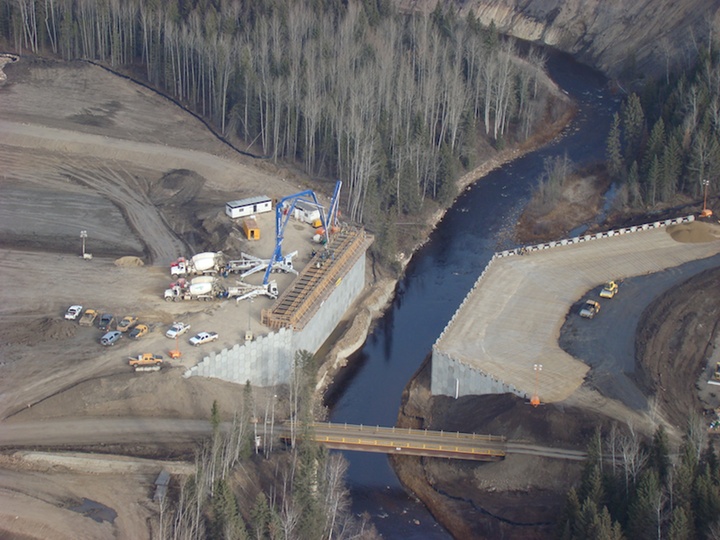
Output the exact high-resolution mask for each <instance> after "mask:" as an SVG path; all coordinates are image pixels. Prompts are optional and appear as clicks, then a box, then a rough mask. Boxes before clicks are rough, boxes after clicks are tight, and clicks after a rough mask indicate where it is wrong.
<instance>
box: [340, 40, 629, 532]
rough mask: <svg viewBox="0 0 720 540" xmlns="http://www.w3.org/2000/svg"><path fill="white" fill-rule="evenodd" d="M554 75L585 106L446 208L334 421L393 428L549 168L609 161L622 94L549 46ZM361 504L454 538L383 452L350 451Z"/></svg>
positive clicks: (382, 516)
mask: <svg viewBox="0 0 720 540" xmlns="http://www.w3.org/2000/svg"><path fill="white" fill-rule="evenodd" d="M549 55H550V57H549V61H548V70H549V72H550V75H551V77H552V78H553V79H554V80H555V81H556V82H557V84H558V85H559V86H560V87H561V88H562V89H563V90H565V91H566V92H567V93H568V94H569V95H570V96H571V97H572V98H573V99H574V100H575V101H576V102H577V104H578V106H579V112H578V115H577V117H576V118H575V120H574V121H573V122H572V124H571V125H570V126H569V127H568V128H566V130H565V131H564V132H563V134H562V135H560V136H559V137H558V138H557V139H556V140H554V141H552V142H551V143H550V144H548V145H547V146H545V147H543V148H542V149H541V150H539V151H536V152H533V153H531V154H528V155H526V156H524V157H522V158H519V159H518V160H516V161H514V162H512V163H509V164H507V165H505V166H503V167H502V168H500V169H497V170H495V171H493V172H492V173H490V174H489V175H488V176H487V177H485V178H483V179H482V180H481V181H479V182H477V183H476V184H475V185H473V186H472V187H471V188H469V189H468V190H466V191H465V192H464V193H463V194H462V195H461V196H460V197H459V198H458V199H457V200H456V201H455V203H454V204H453V206H452V207H451V208H450V209H449V210H448V212H447V213H446V215H445V217H444V218H443V220H442V221H441V222H440V223H439V224H438V227H437V229H435V231H434V232H433V233H432V235H431V236H430V239H429V240H428V242H427V243H426V244H425V245H424V246H423V247H422V248H421V249H420V250H419V251H418V252H417V253H415V255H414V257H413V259H412V261H411V262H410V264H409V266H408V268H407V270H406V273H405V275H404V277H403V279H402V280H401V281H400V282H399V284H398V287H397V294H396V296H395V299H394V301H393V303H392V305H391V306H390V307H389V309H388V310H387V312H386V314H385V315H384V316H383V318H382V319H380V321H379V322H378V324H377V326H376V328H375V330H374V331H373V333H372V334H371V335H370V336H369V337H368V339H367V341H366V343H365V345H364V346H363V348H362V349H361V350H360V351H359V352H358V353H357V355H356V357H355V358H354V359H353V360H352V362H351V367H349V368H348V370H347V373H345V374H344V380H343V382H341V383H339V384H338V387H337V388H335V389H334V391H333V393H332V395H331V396H330V402H329V403H328V405H329V406H330V409H331V420H332V421H333V422H348V423H353V424H364V425H381V426H393V425H395V422H396V420H397V414H398V410H399V407H400V397H401V394H402V391H403V389H404V387H405V386H406V385H407V383H408V381H409V380H410V379H411V378H412V376H413V374H414V373H415V371H416V370H417V369H418V367H419V366H420V364H421V363H422V361H423V359H424V358H425V357H426V356H427V355H428V354H429V353H430V350H431V347H432V344H433V343H434V342H435V340H436V339H437V338H438V336H439V335H440V333H441V332H442V330H443V328H444V327H445V325H446V324H447V322H448V321H449V320H450V318H451V317H452V314H453V313H454V312H455V310H456V309H457V308H458V306H459V305H460V303H461V302H462V299H463V298H464V297H465V295H466V294H467V292H468V291H469V290H470V289H471V287H472V285H473V283H474V282H475V281H476V280H477V278H478V276H479V275H480V273H481V272H482V270H483V268H484V267H485V265H486V264H487V262H488V261H489V260H490V258H491V257H492V254H493V253H494V252H495V251H498V250H502V249H507V248H509V247H514V244H513V242H512V229H513V226H514V224H515V222H516V220H517V217H518V216H519V214H520V212H521V211H522V209H523V207H524V206H525V204H526V203H527V202H528V200H529V198H530V193H531V191H532V188H533V186H534V185H535V184H536V183H537V180H538V178H539V177H540V175H541V172H542V169H543V159H544V158H545V157H548V156H556V155H564V154H565V153H567V155H568V156H569V158H570V159H571V160H572V161H573V162H574V163H576V164H582V163H589V162H594V161H598V160H601V159H602V158H603V155H604V151H605V139H606V138H607V133H608V130H609V125H610V120H611V117H612V114H613V112H614V111H615V110H617V106H618V100H617V99H616V98H615V97H614V96H612V95H611V94H610V93H609V91H608V90H607V88H606V86H607V81H606V79H605V78H604V77H603V76H602V75H600V74H599V73H598V72H596V71H593V70H592V69H590V68H588V67H586V66H583V65H581V64H578V63H576V62H575V61H573V60H572V59H571V58H569V57H568V56H566V55H563V54H559V53H555V52H550V53H549ZM344 455H345V457H346V458H347V460H348V461H349V464H350V467H349V473H348V485H349V487H350V490H351V493H352V497H353V510H354V511H355V512H356V513H358V514H360V513H362V512H368V513H369V514H370V515H371V516H372V521H373V523H374V524H375V526H376V527H377V529H378V531H379V532H380V533H381V534H382V535H383V537H385V538H392V539H394V538H406V539H440V538H451V537H450V535H449V534H448V532H447V531H446V530H445V529H444V528H443V527H442V526H440V525H438V524H437V523H436V522H435V521H434V519H433V518H432V516H431V515H430V514H429V513H428V511H427V510H426V509H425V508H424V507H423V506H422V504H420V503H419V502H417V501H416V500H415V499H414V498H413V497H411V496H409V495H407V494H406V493H405V491H404V490H403V488H402V487H401V485H400V483H399V481H398V479H397V477H396V476H395V474H394V472H393V470H392V469H391V467H390V465H389V462H388V459H387V457H386V456H384V455H382V454H363V453H359V452H344Z"/></svg>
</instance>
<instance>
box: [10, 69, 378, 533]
mask: <svg viewBox="0 0 720 540" xmlns="http://www.w3.org/2000/svg"><path fill="white" fill-rule="evenodd" d="M12 68H13V70H12V71H11V72H10V73H9V74H8V80H7V82H6V83H5V84H4V86H2V87H1V88H0V111H1V112H0V171H1V172H0V231H2V235H0V238H1V239H2V240H1V242H0V250H1V251H2V257H0V272H1V273H2V275H3V278H4V280H5V282H6V283H7V284H9V283H11V284H12V286H3V287H2V288H0V300H2V302H1V304H2V308H0V359H1V360H0V375H1V377H0V418H2V422H3V423H4V424H6V425H7V424H8V423H17V422H20V423H22V422H25V421H27V420H28V419H32V418H55V419H58V418H59V417H65V418H66V419H72V418H81V417H85V416H87V415H91V416H97V417H108V416H124V417H127V416H130V417H133V418H134V419H135V420H134V422H142V421H143V419H148V420H149V419H151V418H158V417H159V416H167V417H173V418H197V419H206V418H207V416H208V414H209V411H210V410H211V408H212V406H213V403H215V402H217V404H218V406H219V407H220V408H221V410H223V411H226V412H227V413H228V414H232V412H233V411H235V410H236V408H237V406H238V405H237V404H238V401H239V398H238V396H239V395H241V394H242V391H243V387H244V385H245V383H246V382H247V381H250V382H251V384H253V385H257V390H256V396H257V397H256V399H257V400H258V402H259V403H265V399H266V395H267V396H270V398H272V396H273V394H274V393H275V392H277V390H276V389H275V388H277V387H276V386H275V385H277V384H279V383H282V382H285V381H287V379H288V377H289V375H290V373H291V369H292V365H293V359H294V354H295V351H297V350H299V349H302V350H306V351H310V352H315V351H316V350H317V349H318V348H320V346H321V345H322V344H323V342H324V341H325V340H326V339H327V338H328V336H330V334H331V333H332V332H333V330H334V329H335V328H336V326H337V325H338V324H340V323H342V322H343V321H347V320H348V319H350V318H351V317H352V313H353V311H352V309H351V306H353V303H354V302H356V301H357V298H358V296H359V295H361V294H362V293H363V292H364V291H365V289H366V266H365V258H366V250H367V248H368V246H369V245H370V244H371V242H372V237H371V236H370V235H368V234H366V233H365V231H363V230H362V229H361V228H359V227H357V226H354V225H352V224H348V223H346V222H344V220H343V218H342V216H341V215H340V212H339V211H338V209H339V207H340V206H341V205H340V203H341V199H342V196H343V192H342V189H341V183H340V182H335V181H332V182H315V181H311V180H309V179H307V178H302V177H299V176H296V175H295V174H293V173H291V172H289V171H287V170H283V169H280V168H278V167H275V166H273V165H272V164H270V163H268V162H267V161H257V160H253V159H252V158H250V157H247V156H243V155H241V154H239V153H238V152H237V151H235V150H233V149H231V148H229V147H228V145H227V144H226V143H224V142H223V141H222V140H220V139H218V138H217V137H216V136H215V135H214V134H213V133H212V132H211V131H209V130H208V129H207V127H206V126H205V125H203V124H202V122H200V121H199V120H198V119H196V118H194V117H192V116H191V115H189V114H188V113H187V112H186V111H184V110H182V109H181V108H179V107H177V106H176V105H174V104H172V103H170V102H168V101H167V100H165V99H164V98H163V97H162V96H159V95H157V94H155V93H154V92H152V91H151V90H149V89H145V88H142V87H138V86H136V85H135V84H133V83H132V82H130V81H127V80H124V79H119V78H117V77H116V76H114V75H113V74H111V73H108V72H106V71H104V70H102V69H101V68H98V67H96V66H91V65H88V64H83V63H77V64H73V65H70V66H69V65H67V64H53V63H51V62H50V63H44V62H37V63H28V62H23V61H20V62H15V63H14V64H13V65H12ZM238 203H239V204H238ZM261 360H262V361H261ZM194 375H206V376H194ZM222 379H225V380H222ZM228 381H233V382H228ZM241 385H242V386H241ZM264 386H267V388H268V389H267V390H266V391H264V390H262V388H261V387H264ZM56 428H57V429H65V430H66V428H61V427H60V424H57V426H54V427H52V428H50V429H49V430H48V429H44V430H42V433H40V434H39V436H40V437H41V438H44V439H45V438H46V437H47V436H48V435H49V431H53V430H55V429H56ZM153 431H155V434H156V436H155V437H153V438H152V439H153V440H152V441H151V440H148V444H149V445H151V446H152V445H156V444H157V442H158V441H161V440H163V436H162V435H161V434H160V433H158V432H157V430H153ZM120 439H121V440H120V441H119V443H120V444H122V439H123V437H122V436H121V437H120ZM172 439H173V440H176V441H178V442H177V443H163V445H166V444H170V446H173V445H174V446H175V447H176V448H179V447H178V445H184V444H186V442H180V440H181V439H180V438H176V437H173V438H172ZM128 441H129V440H128ZM136 448H137V447H136ZM155 451H156V450H151V451H150V452H151V453H153V452H155ZM8 459H10V460H11V461H12V460H15V459H16V457H8ZM25 459H29V458H28V457H26V458H23V460H25ZM22 462H23V463H29V462H27V461H22ZM81 462H82V463H80V462H78V463H79V465H78V466H79V469H78V470H79V471H85V470H87V469H86V467H87V466H88V464H89V463H90V462H89V461H88V459H84V458H83V459H81ZM23 466H24V465H23ZM32 467H35V466H31V468H32ZM43 467H44V465H40V466H39V469H42V468H43ZM103 467H105V465H103ZM156 467H157V465H151V466H149V467H146V468H142V467H141V468H140V469H133V470H135V471H136V473H132V474H129V475H128V474H125V473H126V472H127V471H128V470H129V469H126V468H125V469H123V470H124V471H125V473H123V474H121V475H120V476H118V477H117V478H115V477H112V478H111V477H108V476H104V477H99V478H97V479H94V478H92V477H87V476H81V477H80V479H78V480H77V482H76V481H75V480H73V478H76V479H77V477H75V476H73V474H74V473H72V472H70V473H68V475H65V476H63V478H64V479H65V480H63V482H62V486H61V485H60V484H54V483H52V482H45V481H42V482H39V483H38V482H35V481H34V480H33V478H36V477H37V475H40V476H42V473H38V472H36V473H26V472H15V473H12V474H11V473H9V472H8V473H7V474H5V473H4V474H3V475H2V478H3V480H2V482H0V493H1V494H2V495H1V496H2V500H3V504H2V506H3V508H4V510H5V511H3V512H0V529H2V530H5V529H6V528H7V527H11V529H10V530H12V531H14V532H16V533H17V534H26V535H29V536H30V537H33V535H35V534H41V533H38V531H42V530H47V529H46V528H47V527H50V530H53V531H54V535H55V537H57V538H65V537H67V538H70V537H74V538H77V537H86V538H104V537H106V536H107V534H108V533H110V531H109V530H107V529H106V528H105V527H104V525H103V524H102V523H97V524H94V523H93V522H90V523H86V522H85V519H86V518H85V517H84V516H83V515H82V514H76V513H74V512H72V511H69V510H63V509H60V508H58V507H56V505H55V503H54V502H47V501H54V500H55V499H58V498H59V499H63V500H70V499H76V500H82V499H83V498H88V499H91V500H93V501H98V502H99V503H102V504H105V505H108V506H111V507H112V508H116V509H119V508H122V507H124V508H136V507H138V505H140V506H139V508H140V509H139V510H138V511H137V512H136V511H133V512H132V513H126V512H119V515H118V517H117V518H116V519H115V520H114V524H113V527H114V528H117V529H114V530H121V531H122V535H124V537H127V538H141V537H146V536H147V522H146V519H147V518H148V517H149V516H151V515H152V514H153V513H154V512H155V509H153V508H152V507H151V506H147V501H148V495H147V487H148V486H151V485H152V484H153V482H154V480H155V476H156V475H157V469H156ZM107 470H108V471H109V470H110V469H107ZM148 471H153V472H152V473H148ZM80 474H81V475H82V472H81V473H80ZM10 514H12V515H11V516H10ZM16 516H17V517H16ZM7 519H10V520H12V524H10V522H9V521H7ZM60 523H66V524H67V528H65V527H64V526H61V525H58V524H60ZM105 525H107V524H105ZM78 531H81V532H78ZM110 534H111V535H112V534H114V533H110Z"/></svg>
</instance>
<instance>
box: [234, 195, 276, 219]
mask: <svg viewBox="0 0 720 540" xmlns="http://www.w3.org/2000/svg"><path fill="white" fill-rule="evenodd" d="M270 211H272V199H270V197H265V196H263V195H261V196H258V197H249V198H247V199H240V200H237V201H230V202H228V203H225V213H226V214H227V215H228V216H230V217H231V218H232V219H237V218H241V217H245V216H252V215H254V214H262V213H263V212H270Z"/></svg>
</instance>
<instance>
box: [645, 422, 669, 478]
mask: <svg viewBox="0 0 720 540" xmlns="http://www.w3.org/2000/svg"><path fill="white" fill-rule="evenodd" d="M650 466H651V467H652V468H654V469H655V472H657V474H658V479H659V480H660V483H661V484H662V485H665V484H666V482H667V479H668V471H669V470H670V450H669V442H668V436H667V433H666V432H665V427H664V426H663V425H662V424H660V426H658V428H657V429H656V430H655V434H654V435H653V440H652V447H651V448H650Z"/></svg>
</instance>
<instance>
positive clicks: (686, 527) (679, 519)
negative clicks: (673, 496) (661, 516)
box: [667, 506, 693, 540]
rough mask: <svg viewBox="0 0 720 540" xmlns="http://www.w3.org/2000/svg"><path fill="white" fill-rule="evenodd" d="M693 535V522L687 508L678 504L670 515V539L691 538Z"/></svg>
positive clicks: (681, 539)
mask: <svg viewBox="0 0 720 540" xmlns="http://www.w3.org/2000/svg"><path fill="white" fill-rule="evenodd" d="M692 537H693V534H692V524H691V523H690V521H689V520H688V517H687V515H686V514H685V510H684V509H683V507H682V506H676V507H675V508H674V509H673V511H672V516H671V517H670V529H669V530H668V536H667V538H668V540H691V538H692Z"/></svg>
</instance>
